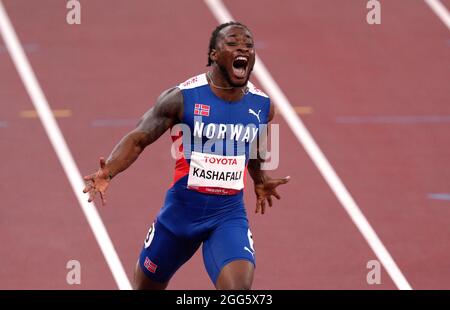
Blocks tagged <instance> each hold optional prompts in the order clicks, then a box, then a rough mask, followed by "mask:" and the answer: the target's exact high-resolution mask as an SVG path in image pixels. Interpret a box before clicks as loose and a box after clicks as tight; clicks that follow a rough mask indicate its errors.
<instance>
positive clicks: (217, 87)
mask: <svg viewBox="0 0 450 310" xmlns="http://www.w3.org/2000/svg"><path fill="white" fill-rule="evenodd" d="M214 69H217V68H214ZM206 77H207V79H208V83H209V85H210V87H211V90H212V92H213V93H214V94H215V95H216V96H217V97H219V98H221V99H223V100H225V101H239V100H241V99H242V97H243V96H244V95H245V94H246V93H247V90H248V88H247V85H245V86H232V85H230V83H229V82H228V81H227V80H226V79H225V78H224V76H223V74H222V73H221V72H217V70H213V71H212V72H211V71H209V72H207V73H206Z"/></svg>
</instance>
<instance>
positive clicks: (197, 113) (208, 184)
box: [84, 22, 289, 290]
mask: <svg viewBox="0 0 450 310" xmlns="http://www.w3.org/2000/svg"><path fill="white" fill-rule="evenodd" d="M254 63H255V51H254V45H253V37H252V34H251V32H250V31H249V29H248V28H247V27H246V26H244V25H243V24H241V23H238V22H229V23H226V24H222V25H220V26H218V27H217V28H216V29H215V30H214V32H213V33H212V36H211V40H210V44H209V52H208V66H211V70H210V71H209V72H207V73H206V74H201V75H198V76H196V77H193V78H191V79H189V80H187V81H186V82H184V83H182V84H180V85H179V86H177V87H174V88H171V89H169V90H167V91H165V92H163V93H162V94H161V96H160V97H159V98H158V100H157V102H156V104H155V106H154V107H153V108H151V109H150V110H149V111H148V112H147V113H145V114H144V116H143V117H142V119H141V121H140V122H139V124H138V126H137V128H136V129H134V130H133V131H131V132H130V133H128V134H127V135H126V136H125V137H124V138H122V140H121V141H120V142H119V143H118V144H117V145H116V147H115V148H114V150H113V151H112V153H111V155H110V156H109V158H108V159H107V160H106V162H105V160H104V159H103V158H100V169H99V170H98V171H97V172H96V173H94V174H92V175H89V176H86V177H84V179H85V180H86V187H85V189H84V193H89V202H91V201H93V200H94V197H95V195H96V193H100V197H101V200H102V203H105V191H106V189H107V187H108V186H109V183H110V182H111V179H112V178H114V177H115V176H116V175H117V174H118V173H120V172H121V171H123V170H125V169H127V168H128V167H129V166H130V165H131V164H132V163H133V162H134V161H135V160H136V159H137V158H138V156H139V154H140V153H141V152H142V151H143V150H144V148H145V147H146V146H148V145H149V144H151V143H153V142H154V141H156V140H157V139H158V138H159V137H160V136H161V135H162V134H163V133H164V132H165V131H166V130H167V129H169V128H170V129H172V128H173V127H174V126H176V125H178V126H180V125H181V126H184V127H185V129H187V130H183V131H182V133H181V134H179V135H178V136H172V139H174V141H175V142H180V141H182V142H181V143H180V151H181V154H182V156H180V157H179V158H178V159H177V161H176V165H175V174H174V182H173V184H172V186H171V187H170V189H169V190H168V191H167V194H166V198H165V202H164V206H163V207H162V209H161V210H160V212H159V214H158V216H157V219H156V221H155V222H154V223H153V224H152V226H151V228H150V230H149V232H148V234H147V238H146V239H145V242H144V246H143V249H142V252H141V254H140V256H139V260H138V262H137V264H136V268H135V272H134V287H135V288H136V289H165V288H166V287H167V285H168V283H169V280H170V279H171V277H172V276H173V275H174V273H175V272H176V271H177V270H178V268H180V267H181V266H182V265H183V264H184V263H185V262H186V261H188V260H189V259H190V258H191V257H192V255H193V254H194V253H195V252H196V251H197V249H198V248H199V247H200V245H202V247H203V248H202V250H203V259H204V263H205V267H206V270H207V272H208V275H209V276H210V278H211V280H212V282H213V283H214V285H215V287H216V288H217V289H228V290H230V289H250V288H251V285H252V281H253V272H254V268H255V250H254V247H253V239H252V235H251V232H250V230H249V224H248V220H247V214H246V211H245V207H244V201H243V188H244V177H245V169H246V168H247V170H248V172H249V174H250V176H251V178H252V179H253V181H254V186H255V193H256V197H257V202H256V213H258V212H261V214H264V212H265V209H266V200H267V202H268V204H269V206H272V196H274V197H276V198H277V199H280V196H279V195H278V193H277V191H276V187H277V186H278V185H280V184H285V183H287V182H288V180H289V177H286V178H283V179H271V178H270V177H268V176H267V175H266V174H265V172H264V171H263V170H261V162H262V159H261V157H257V158H250V152H251V147H252V145H256V144H255V143H257V141H258V139H257V136H258V134H259V131H260V130H259V128H260V127H259V126H260V125H265V124H267V123H268V122H269V121H271V120H272V118H273V115H274V107H273V105H272V104H271V103H270V100H269V98H268V97H267V95H265V94H264V93H263V92H261V91H260V90H258V89H256V88H255V87H254V86H253V84H252V83H250V82H249V81H248V80H249V77H250V73H251V72H252V70H253V65H254ZM179 139H181V140H179Z"/></svg>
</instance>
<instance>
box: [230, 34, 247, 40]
mask: <svg viewBox="0 0 450 310" xmlns="http://www.w3.org/2000/svg"><path fill="white" fill-rule="evenodd" d="M236 37H237V34H229V35H227V36H226V37H225V38H236ZM245 37H246V38H249V39H253V38H252V37H251V36H249V35H248V34H246V35H245Z"/></svg>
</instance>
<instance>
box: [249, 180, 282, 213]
mask: <svg viewBox="0 0 450 310" xmlns="http://www.w3.org/2000/svg"><path fill="white" fill-rule="evenodd" d="M289 179H290V177H289V176H287V177H284V178H282V179H268V180H266V181H265V182H264V183H261V184H255V194H256V210H255V213H258V212H259V211H261V214H264V213H265V211H266V200H267V202H268V203H269V207H272V205H273V201H272V196H274V197H275V198H277V199H281V197H280V195H279V194H278V193H277V190H276V188H277V186H278V185H281V184H286V183H287V182H289Z"/></svg>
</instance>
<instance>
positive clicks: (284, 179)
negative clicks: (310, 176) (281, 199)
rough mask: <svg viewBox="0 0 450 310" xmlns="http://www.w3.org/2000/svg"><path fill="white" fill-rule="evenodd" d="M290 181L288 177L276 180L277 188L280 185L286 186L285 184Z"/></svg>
mask: <svg viewBox="0 0 450 310" xmlns="http://www.w3.org/2000/svg"><path fill="white" fill-rule="evenodd" d="M290 179H291V177H290V176H287V177H284V178H282V179H278V180H277V186H278V185H281V184H286V183H287V182H289V180H290Z"/></svg>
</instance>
